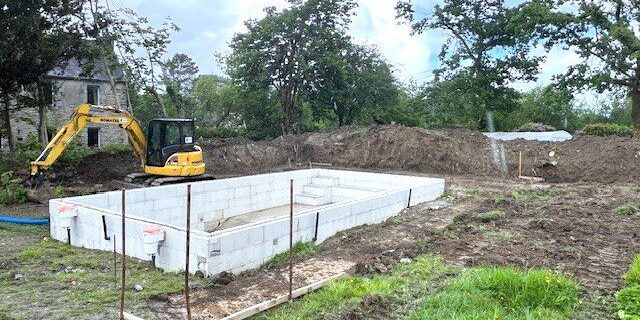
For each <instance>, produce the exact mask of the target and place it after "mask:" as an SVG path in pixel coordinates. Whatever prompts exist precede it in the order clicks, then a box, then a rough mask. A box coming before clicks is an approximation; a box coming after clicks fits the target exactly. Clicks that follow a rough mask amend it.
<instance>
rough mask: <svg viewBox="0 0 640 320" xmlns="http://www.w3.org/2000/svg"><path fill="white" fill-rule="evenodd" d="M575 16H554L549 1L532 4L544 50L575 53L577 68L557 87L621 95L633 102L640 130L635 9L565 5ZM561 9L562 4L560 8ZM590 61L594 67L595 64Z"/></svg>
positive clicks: (612, 4)
mask: <svg viewBox="0 0 640 320" xmlns="http://www.w3.org/2000/svg"><path fill="white" fill-rule="evenodd" d="M566 2H567V3H566V5H569V6H573V7H575V10H558V7H557V5H556V3H554V2H553V1H543V0H538V1H531V2H529V3H528V4H527V5H526V6H527V7H530V8H534V10H535V12H537V13H538V14H539V15H538V18H539V19H538V23H539V24H540V25H544V28H541V29H538V31H539V33H540V35H542V36H543V37H545V38H546V39H547V42H546V47H547V48H551V47H552V46H553V45H555V44H559V45H562V46H563V47H571V48H575V52H576V53H577V54H578V55H579V57H580V58H581V60H582V61H581V62H580V63H577V64H574V65H572V66H570V67H569V68H568V70H567V72H566V73H565V74H564V75H562V76H561V77H560V83H561V85H564V86H569V87H574V88H585V87H587V88H593V89H596V90H597V91H599V92H604V91H606V90H610V89H613V88H622V89H625V90H626V91H627V93H628V95H629V97H630V98H631V100H632V118H633V121H634V127H635V128H636V129H637V128H638V127H639V126H640V87H638V83H639V81H640V69H639V68H638V66H639V64H640V61H638V59H637V58H638V53H639V52H640V36H638V34H637V32H636V30H637V26H636V22H637V17H638V15H639V14H640V7H639V6H637V4H635V3H633V2H626V1H618V0H605V1H584V0H573V1H566ZM559 3H563V4H565V3H564V2H559ZM594 60H595V61H594Z"/></svg>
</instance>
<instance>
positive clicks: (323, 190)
mask: <svg viewBox="0 0 640 320" xmlns="http://www.w3.org/2000/svg"><path fill="white" fill-rule="evenodd" d="M302 190H303V191H304V193H305V194H310V195H314V196H326V195H328V193H329V191H330V188H329V187H328V186H322V185H316V184H306V185H304V186H303V187H302Z"/></svg>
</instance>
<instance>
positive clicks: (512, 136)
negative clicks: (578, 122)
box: [483, 130, 573, 142]
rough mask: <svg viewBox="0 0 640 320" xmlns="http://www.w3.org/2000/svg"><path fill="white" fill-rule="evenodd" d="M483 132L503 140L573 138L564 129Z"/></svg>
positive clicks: (555, 140)
mask: <svg viewBox="0 0 640 320" xmlns="http://www.w3.org/2000/svg"><path fill="white" fill-rule="evenodd" d="M483 134H484V135H485V136H487V137H489V138H491V139H494V140H503V141H509V140H516V139H525V140H536V141H553V142H558V141H567V140H571V138H573V136H571V134H570V133H569V132H566V131H564V130H559V131H549V132H483Z"/></svg>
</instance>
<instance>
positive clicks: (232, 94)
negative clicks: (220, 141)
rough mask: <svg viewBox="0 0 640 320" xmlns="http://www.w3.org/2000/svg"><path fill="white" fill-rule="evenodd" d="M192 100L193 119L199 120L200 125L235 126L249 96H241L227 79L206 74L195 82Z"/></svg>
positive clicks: (236, 87)
mask: <svg viewBox="0 0 640 320" xmlns="http://www.w3.org/2000/svg"><path fill="white" fill-rule="evenodd" d="M193 100H194V101H193V102H194V105H195V107H194V111H193V117H194V118H197V119H199V123H200V125H203V126H205V125H206V126H211V127H221V126H223V125H229V126H237V125H238V124H239V123H240V121H239V119H238V117H239V114H240V113H241V112H242V110H243V108H244V107H245V106H246V105H245V103H248V102H249V101H248V100H250V96H248V95H242V94H241V91H240V88H239V87H238V86H237V85H235V84H233V83H231V82H230V81H229V80H228V79H224V78H222V77H219V76H216V75H211V74H207V75H201V76H199V77H198V78H197V79H196V80H195V84H194V86H193ZM243 102H244V103H243Z"/></svg>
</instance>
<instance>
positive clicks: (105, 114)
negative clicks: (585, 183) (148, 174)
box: [28, 104, 147, 188]
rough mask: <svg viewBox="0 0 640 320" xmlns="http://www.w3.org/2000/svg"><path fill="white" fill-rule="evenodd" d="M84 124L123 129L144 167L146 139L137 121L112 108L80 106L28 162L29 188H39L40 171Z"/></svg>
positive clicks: (127, 114) (46, 166)
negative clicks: (36, 156)
mask: <svg viewBox="0 0 640 320" xmlns="http://www.w3.org/2000/svg"><path fill="white" fill-rule="evenodd" d="M87 123H96V124H103V125H117V126H119V127H120V128H122V129H124V130H125V131H126V132H127V136H128V138H129V143H131V146H132V147H133V151H134V153H135V154H136V156H137V157H138V159H140V161H141V163H142V166H143V167H144V164H145V163H146V159H145V156H146V155H145V151H146V148H147V139H146V138H145V135H144V132H143V131H142V128H141V127H140V124H139V123H138V120H136V119H135V118H134V117H133V116H132V115H130V114H129V113H127V112H125V111H122V110H120V109H116V108H114V107H108V106H95V105H90V104H81V105H79V106H78V108H77V109H76V111H75V113H74V114H73V115H72V116H71V119H70V120H69V123H67V124H66V125H65V126H63V127H62V128H61V129H60V130H59V131H58V133H57V134H56V135H55V136H54V137H53V139H51V141H50V142H49V144H47V146H46V147H45V149H44V151H42V153H41V154H40V156H38V158H37V159H36V160H35V161H32V162H31V176H30V177H29V181H28V183H29V184H31V186H32V187H36V188H37V187H40V186H41V185H42V183H43V182H44V178H43V177H42V172H43V171H44V170H46V169H48V168H49V167H51V166H52V165H53V163H54V162H55V161H56V160H57V159H58V158H59V157H60V155H61V154H62V152H63V151H64V150H65V149H66V148H67V146H68V145H69V143H71V141H73V138H74V137H75V136H76V135H77V134H78V132H80V131H81V130H82V129H83V128H84V127H85V126H86V125H87Z"/></svg>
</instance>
